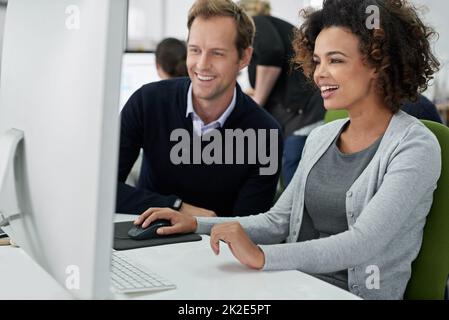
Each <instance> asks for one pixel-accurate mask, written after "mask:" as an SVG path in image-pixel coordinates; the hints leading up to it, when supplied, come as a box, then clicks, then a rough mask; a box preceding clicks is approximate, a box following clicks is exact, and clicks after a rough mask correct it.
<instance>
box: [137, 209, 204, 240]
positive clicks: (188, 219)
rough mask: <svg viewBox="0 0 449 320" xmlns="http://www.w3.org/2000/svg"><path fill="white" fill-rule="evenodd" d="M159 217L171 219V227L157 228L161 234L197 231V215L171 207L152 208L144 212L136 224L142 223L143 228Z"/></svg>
mask: <svg viewBox="0 0 449 320" xmlns="http://www.w3.org/2000/svg"><path fill="white" fill-rule="evenodd" d="M159 219H165V220H170V222H171V224H172V225H171V227H161V228H158V229H157V231H156V232H157V234H159V235H169V234H175V233H177V234H179V233H191V232H195V230H196V228H197V223H196V219H195V217H192V216H190V215H186V214H181V213H179V212H178V211H175V210H172V209H170V208H150V209H148V210H147V211H145V212H144V213H142V214H141V215H140V216H139V217H138V218H137V219H136V220H135V221H134V224H135V225H142V228H146V227H148V226H149V225H150V223H151V222H153V221H155V220H159Z"/></svg>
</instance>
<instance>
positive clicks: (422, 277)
mask: <svg viewBox="0 0 449 320" xmlns="http://www.w3.org/2000/svg"><path fill="white" fill-rule="evenodd" d="M422 122H423V123H424V124H425V125H426V126H427V128H429V129H430V130H431V131H432V132H433V133H434V134H435V136H436V137H437V139H438V141H439V143H440V146H441V157H442V171H441V176H440V179H439V180H438V185H437V189H436V190H435V193H434V197H433V199H434V200H433V205H432V208H431V210H430V212H429V215H428V216H427V220H426V226H425V228H424V237H423V243H422V247H421V250H420V252H419V255H418V257H417V259H416V260H415V261H414V262H413V265H412V275H411V278H410V281H409V283H408V286H407V290H406V292H405V296H404V297H405V299H426V300H427V299H444V294H445V289H446V285H447V280H448V276H449V128H448V127H446V126H444V125H442V124H439V123H436V122H432V121H427V120H422Z"/></svg>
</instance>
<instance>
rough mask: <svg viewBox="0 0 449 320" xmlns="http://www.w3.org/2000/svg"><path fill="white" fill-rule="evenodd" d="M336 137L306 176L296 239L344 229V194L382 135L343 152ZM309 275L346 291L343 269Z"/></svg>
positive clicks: (316, 236) (361, 170) (317, 236)
mask: <svg viewBox="0 0 449 320" xmlns="http://www.w3.org/2000/svg"><path fill="white" fill-rule="evenodd" d="M343 129H344V128H343ZM339 138H340V135H338V136H337V138H336V139H335V140H334V142H333V143H332V144H331V146H330V147H329V149H328V150H327V151H326V152H325V153H324V154H323V156H322V157H321V158H320V160H318V162H317V163H316V164H315V166H314V167H313V168H312V170H311V171H310V174H309V176H308V178H307V183H306V189H305V195H304V216H303V221H302V224H301V231H300V233H299V238H298V242H303V241H308V240H314V239H320V238H327V237H330V236H332V235H335V234H339V233H342V232H345V231H347V230H348V222H347V220H346V193H347V191H348V190H349V189H350V188H351V186H352V184H353V183H354V182H355V180H356V179H357V178H358V177H359V176H360V174H361V173H362V172H363V171H364V170H365V168H366V167H367V166H368V164H369V163H370V161H371V160H372V158H373V157H374V154H375V153H376V151H377V148H378V147H379V144H380V141H381V140H382V137H381V138H379V139H378V140H377V141H376V142H375V143H373V144H372V145H371V146H370V147H368V148H367V149H365V150H362V151H360V152H357V153H352V154H344V153H342V152H341V151H340V149H339V148H338V146H337V141H338V139H339ZM313 276H315V277H317V278H320V279H322V280H324V281H326V282H329V283H331V284H333V285H336V286H338V287H340V288H342V289H345V290H348V271H347V270H341V271H338V272H333V273H329V274H320V275H318V274H314V275H313Z"/></svg>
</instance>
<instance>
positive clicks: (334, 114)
mask: <svg viewBox="0 0 449 320" xmlns="http://www.w3.org/2000/svg"><path fill="white" fill-rule="evenodd" d="M347 117H348V111H346V110H327V111H326V113H325V115H324V122H325V123H329V122H332V121H334V120H338V119H344V118H347Z"/></svg>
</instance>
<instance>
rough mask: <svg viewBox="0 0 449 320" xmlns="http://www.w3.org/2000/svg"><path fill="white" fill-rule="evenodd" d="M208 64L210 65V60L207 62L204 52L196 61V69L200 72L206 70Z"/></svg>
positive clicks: (206, 55)
mask: <svg viewBox="0 0 449 320" xmlns="http://www.w3.org/2000/svg"><path fill="white" fill-rule="evenodd" d="M209 64H210V60H209V56H208V54H207V53H206V52H204V53H201V55H200V57H199V59H198V63H197V67H198V69H200V70H204V69H208V68H209Z"/></svg>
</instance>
